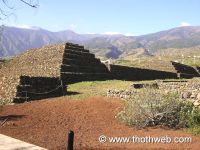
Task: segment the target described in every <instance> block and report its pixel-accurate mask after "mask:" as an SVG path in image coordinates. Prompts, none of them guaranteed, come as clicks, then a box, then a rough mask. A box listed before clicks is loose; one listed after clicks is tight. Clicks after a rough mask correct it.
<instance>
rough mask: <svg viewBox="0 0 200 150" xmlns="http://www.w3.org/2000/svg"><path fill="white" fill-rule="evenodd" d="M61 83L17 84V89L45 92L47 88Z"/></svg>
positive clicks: (49, 88) (55, 86) (53, 87)
mask: <svg viewBox="0 0 200 150" xmlns="http://www.w3.org/2000/svg"><path fill="white" fill-rule="evenodd" d="M60 85H61V83H59V84H58V85H53V84H52V85H18V86H17V87H16V88H17V91H32V92H34V91H39V92H45V91H48V90H52V89H55V88H57V87H58V86H60Z"/></svg>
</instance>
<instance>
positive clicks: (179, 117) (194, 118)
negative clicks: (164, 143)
mask: <svg viewBox="0 0 200 150" xmlns="http://www.w3.org/2000/svg"><path fill="white" fill-rule="evenodd" d="M199 117H200V111H199V109H197V108H195V107H194V106H193V104H192V103H190V102H184V101H183V100H181V99H180V98H179V96H178V94H177V93H171V94H167V95H166V94H162V93H161V92H160V91H159V90H153V89H144V90H142V91H141V92H140V93H139V94H136V95H135V97H134V98H132V99H130V100H127V103H126V106H125V108H124V110H123V111H121V112H120V113H119V114H118V118H119V119H120V120H122V121H123V122H125V123H126V124H128V125H130V126H135V127H138V128H143V127H148V126H157V125H163V126H168V127H171V128H183V127H191V126H194V125H196V124H199V123H200V122H199V121H200V120H199Z"/></svg>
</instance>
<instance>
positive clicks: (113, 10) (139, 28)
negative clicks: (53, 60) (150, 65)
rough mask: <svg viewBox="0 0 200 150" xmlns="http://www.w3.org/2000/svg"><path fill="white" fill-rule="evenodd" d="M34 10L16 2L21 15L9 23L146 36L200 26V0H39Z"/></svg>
mask: <svg viewBox="0 0 200 150" xmlns="http://www.w3.org/2000/svg"><path fill="white" fill-rule="evenodd" d="M39 4H40V7H39V8H37V9H31V8H29V7H27V6H25V5H23V4H18V3H16V4H15V6H16V7H17V9H16V10H15V14H16V16H17V18H15V17H10V18H9V20H7V22H6V23H5V24H7V25H15V26H22V27H28V26H39V27H42V28H44V29H48V30H50V31H61V30H66V29H70V30H73V31H75V32H77V33H111V34H112V33H123V34H127V35H142V34H147V33H153V32H157V31H161V30H166V29H170V28H174V27H179V26H181V25H192V26H198V25H200V17H199V16H200V0H39Z"/></svg>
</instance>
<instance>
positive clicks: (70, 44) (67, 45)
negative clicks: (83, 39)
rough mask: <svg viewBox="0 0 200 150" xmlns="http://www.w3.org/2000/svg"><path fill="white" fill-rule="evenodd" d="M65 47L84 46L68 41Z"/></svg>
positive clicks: (82, 47)
mask: <svg viewBox="0 0 200 150" xmlns="http://www.w3.org/2000/svg"><path fill="white" fill-rule="evenodd" d="M65 47H76V48H79V49H84V46H82V45H78V44H74V43H66V44H65Z"/></svg>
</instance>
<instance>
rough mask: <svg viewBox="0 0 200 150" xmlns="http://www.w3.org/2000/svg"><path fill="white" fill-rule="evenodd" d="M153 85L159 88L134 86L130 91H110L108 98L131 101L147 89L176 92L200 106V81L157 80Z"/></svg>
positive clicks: (183, 98)
mask: <svg viewBox="0 0 200 150" xmlns="http://www.w3.org/2000/svg"><path fill="white" fill-rule="evenodd" d="M153 84H154V85H155V84H157V86H141V88H134V86H132V87H131V88H130V87H129V88H128V89H109V90H108V91H107V96H108V97H115V98H122V99H130V98H133V97H134V96H135V94H137V93H139V92H140V89H142V88H143V87H145V88H154V89H157V90H158V91H159V92H162V93H164V94H168V93H174V92H175V93H177V94H178V95H179V96H180V98H181V99H182V100H190V101H192V102H193V103H194V105H196V106H200V81H198V80H188V81H187V80H186V81H181V82H175V81H169V82H166V81H161V80H157V81H156V82H155V83H153ZM159 92H158V93H159Z"/></svg>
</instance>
